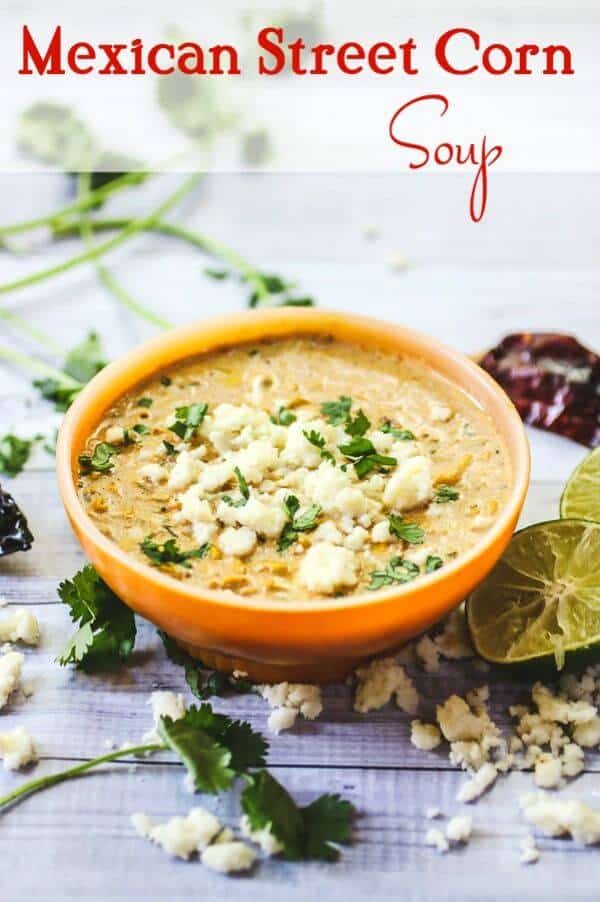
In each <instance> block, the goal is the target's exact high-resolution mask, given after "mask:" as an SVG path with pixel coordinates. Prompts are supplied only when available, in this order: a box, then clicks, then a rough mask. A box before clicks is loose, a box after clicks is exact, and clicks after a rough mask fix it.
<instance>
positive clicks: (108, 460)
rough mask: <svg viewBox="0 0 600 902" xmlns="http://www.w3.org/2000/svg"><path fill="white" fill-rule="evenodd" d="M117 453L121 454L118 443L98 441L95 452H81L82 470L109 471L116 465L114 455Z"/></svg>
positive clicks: (80, 464)
mask: <svg viewBox="0 0 600 902" xmlns="http://www.w3.org/2000/svg"><path fill="white" fill-rule="evenodd" d="M115 454H119V448H117V447H116V445H109V443H108V442H98V444H97V445H96V446H95V448H94V452H93V454H91V455H89V454H81V455H80V456H79V466H80V467H81V472H82V473H92V472H96V473H107V472H108V471H109V470H112V468H113V466H114V463H113V457H114V456H115Z"/></svg>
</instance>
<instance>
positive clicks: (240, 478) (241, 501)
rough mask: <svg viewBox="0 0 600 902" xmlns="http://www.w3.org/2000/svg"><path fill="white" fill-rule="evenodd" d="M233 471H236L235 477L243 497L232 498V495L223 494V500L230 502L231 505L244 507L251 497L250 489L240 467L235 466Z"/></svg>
mask: <svg viewBox="0 0 600 902" xmlns="http://www.w3.org/2000/svg"><path fill="white" fill-rule="evenodd" d="M233 472H234V473H235V478H236V479H237V482H238V487H239V490H240V495H241V498H232V497H231V495H223V501H224V502H225V504H228V505H229V507H244V505H245V504H246V503H247V501H248V498H249V497H250V489H249V487H248V483H247V482H246V478H245V476H244V474H243V473H242V471H241V470H240V468H239V467H234V470H233Z"/></svg>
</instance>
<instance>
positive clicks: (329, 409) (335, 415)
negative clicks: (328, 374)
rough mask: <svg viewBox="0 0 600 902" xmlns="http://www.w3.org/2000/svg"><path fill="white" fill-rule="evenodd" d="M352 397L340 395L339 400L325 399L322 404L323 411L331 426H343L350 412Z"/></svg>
mask: <svg viewBox="0 0 600 902" xmlns="http://www.w3.org/2000/svg"><path fill="white" fill-rule="evenodd" d="M351 407H352V398H348V397H346V395H340V397H339V398H338V400H337V401H325V402H324V403H323V404H321V413H322V414H323V416H324V417H325V418H326V419H327V422H328V423H329V424H330V425H331V426H343V425H344V423H345V422H346V420H347V419H348V416H349V414H350V408H351Z"/></svg>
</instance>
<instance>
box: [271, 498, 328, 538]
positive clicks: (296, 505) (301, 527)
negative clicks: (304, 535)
mask: <svg viewBox="0 0 600 902" xmlns="http://www.w3.org/2000/svg"><path fill="white" fill-rule="evenodd" d="M284 507H285V511H286V514H287V517H288V522H287V523H286V524H285V526H284V527H283V529H282V531H281V535H280V536H279V541H278V543H277V550H278V551H286V550H287V549H288V548H289V547H290V545H293V544H294V542H295V541H296V539H297V538H298V533H301V532H310V530H312V529H315V527H316V525H317V520H318V518H319V516H320V514H321V508H320V507H319V505H318V504H313V505H311V506H310V507H307V508H306V510H305V511H304V512H303V513H302V514H300V515H298V511H299V510H300V502H299V501H298V499H297V498H296V496H295V495H288V496H287V498H286V499H285V502H284Z"/></svg>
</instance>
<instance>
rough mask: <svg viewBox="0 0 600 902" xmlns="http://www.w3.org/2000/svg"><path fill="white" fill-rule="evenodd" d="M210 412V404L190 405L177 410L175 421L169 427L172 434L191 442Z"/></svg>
mask: <svg viewBox="0 0 600 902" xmlns="http://www.w3.org/2000/svg"><path fill="white" fill-rule="evenodd" d="M207 411H208V404H189V405H186V406H185V407H176V408H175V420H174V422H173V423H171V425H170V426H169V429H170V430H171V432H174V433H175V435H178V436H179V438H180V439H182V440H183V441H184V442H189V440H190V439H191V438H192V436H193V435H195V433H196V429H197V428H198V426H200V425H201V423H202V420H203V419H204V417H205V416H206V414H207Z"/></svg>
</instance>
